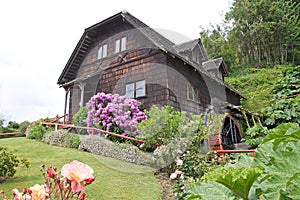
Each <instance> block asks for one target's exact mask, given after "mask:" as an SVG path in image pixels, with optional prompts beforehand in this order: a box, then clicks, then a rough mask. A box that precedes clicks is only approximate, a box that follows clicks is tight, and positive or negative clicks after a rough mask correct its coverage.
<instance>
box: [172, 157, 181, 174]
mask: <svg viewBox="0 0 300 200" xmlns="http://www.w3.org/2000/svg"><path fill="white" fill-rule="evenodd" d="M175 163H176V165H177V166H182V165H183V160H181V159H180V158H179V157H177V158H176V159H175ZM178 175H179V178H180V179H183V172H182V171H181V170H176V171H175V172H173V173H172V174H171V175H170V179H172V180H174V179H176V178H177V176H178Z"/></svg>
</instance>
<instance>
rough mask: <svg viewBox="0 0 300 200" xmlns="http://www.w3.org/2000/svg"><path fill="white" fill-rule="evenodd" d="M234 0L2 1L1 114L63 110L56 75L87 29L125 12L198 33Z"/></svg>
mask: <svg viewBox="0 0 300 200" xmlns="http://www.w3.org/2000/svg"><path fill="white" fill-rule="evenodd" d="M230 2H231V0H188V1H177V0H164V1H163V0H151V1H142V0H139V1H137V0H127V1H124V0H123V1H122V0H107V1H103V0H102V1H101V0H84V1H83V0H80V1H79V0H26V1H24V0H2V1H1V2H0V118H1V119H5V120H6V121H17V122H22V121H25V120H28V121H35V120H38V119H39V118H44V117H55V116H56V115H63V112H64V99H65V91H64V89H63V88H59V86H58V85H57V80H58V77H59V75H60V74H61V72H62V70H63V68H64V66H65V65H66V63H67V61H68V59H69V57H70V56H71V53H72V52H73V49H74V48H75V46H76V44H77V42H78V41H79V39H80V37H81V35H82V34H83V32H84V29H85V28H88V27H90V26H92V25H94V24H96V23H98V22H100V21H102V20H104V19H106V18H108V17H110V16H112V15H114V14H116V13H119V12H120V11H124V10H126V11H128V12H129V13H130V14H132V15H133V16H135V17H137V18H138V19H140V20H141V21H142V22H144V23H145V24H147V25H148V26H150V27H151V28H154V29H164V30H170V31H174V32H176V33H180V34H182V35H183V36H186V37H188V38H190V39H195V38H198V37H199V32H200V31H201V27H204V28H209V27H210V24H217V23H221V22H222V20H223V16H224V14H225V13H226V12H227V11H228V10H229V8H230Z"/></svg>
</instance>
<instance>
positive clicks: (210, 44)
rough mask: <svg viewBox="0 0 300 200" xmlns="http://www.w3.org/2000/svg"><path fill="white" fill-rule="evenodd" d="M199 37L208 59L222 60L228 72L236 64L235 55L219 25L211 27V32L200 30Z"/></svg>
mask: <svg viewBox="0 0 300 200" xmlns="http://www.w3.org/2000/svg"><path fill="white" fill-rule="evenodd" d="M200 37H201V42H202V44H203V45H204V47H205V49H206V53H207V54H208V57H209V58H210V59H215V58H223V59H224V60H225V62H226V66H228V68H229V70H231V68H232V67H234V65H235V64H237V61H238V58H237V53H236V52H235V49H234V48H232V44H231V43H230V42H229V41H228V39H227V38H226V35H225V30H222V27H221V26H220V25H217V26H216V27H212V30H205V29H202V31H201V32H200Z"/></svg>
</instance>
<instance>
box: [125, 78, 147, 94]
mask: <svg viewBox="0 0 300 200" xmlns="http://www.w3.org/2000/svg"><path fill="white" fill-rule="evenodd" d="M145 85H146V84H145V80H142V81H137V82H134V83H128V84H126V97H127V98H138V97H143V96H145V95H146V87H145Z"/></svg>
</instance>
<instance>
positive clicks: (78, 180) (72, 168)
mask: <svg viewBox="0 0 300 200" xmlns="http://www.w3.org/2000/svg"><path fill="white" fill-rule="evenodd" d="M93 173H94V170H93V169H92V168H91V167H90V166H88V165H86V164H84V163H82V162H79V161H77V160H74V161H72V162H70V163H68V164H65V165H64V166H63V167H62V169H61V174H62V176H63V177H64V178H66V179H67V180H69V181H70V182H71V188H72V191H73V192H80V191H82V190H84V186H85V181H86V180H89V181H90V180H91V179H92V180H93V179H94V177H93Z"/></svg>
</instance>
